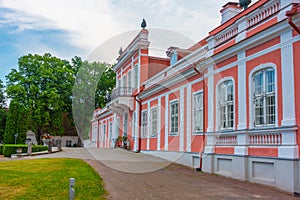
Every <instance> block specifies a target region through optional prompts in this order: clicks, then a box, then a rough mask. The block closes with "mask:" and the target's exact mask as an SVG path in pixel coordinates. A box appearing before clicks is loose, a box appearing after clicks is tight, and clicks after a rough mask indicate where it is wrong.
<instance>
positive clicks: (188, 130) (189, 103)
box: [186, 84, 192, 152]
mask: <svg viewBox="0 0 300 200" xmlns="http://www.w3.org/2000/svg"><path fill="white" fill-rule="evenodd" d="M186 94H187V97H186V101H187V102H186V105H187V108H186V112H187V113H186V151H187V152H191V134H192V133H191V127H192V123H191V110H192V101H191V85H189V84H188V85H187V92H186Z"/></svg>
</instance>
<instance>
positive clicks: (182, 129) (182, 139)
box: [179, 88, 184, 151]
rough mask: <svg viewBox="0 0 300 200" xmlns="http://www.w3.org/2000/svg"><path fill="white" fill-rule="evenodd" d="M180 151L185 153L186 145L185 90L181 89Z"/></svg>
mask: <svg viewBox="0 0 300 200" xmlns="http://www.w3.org/2000/svg"><path fill="white" fill-rule="evenodd" d="M179 126H180V130H179V151H183V146H184V145H183V144H184V88H180V118H179Z"/></svg>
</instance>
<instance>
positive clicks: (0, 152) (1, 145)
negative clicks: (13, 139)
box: [0, 144, 3, 155]
mask: <svg viewBox="0 0 300 200" xmlns="http://www.w3.org/2000/svg"><path fill="white" fill-rule="evenodd" d="M0 155H3V144H0Z"/></svg>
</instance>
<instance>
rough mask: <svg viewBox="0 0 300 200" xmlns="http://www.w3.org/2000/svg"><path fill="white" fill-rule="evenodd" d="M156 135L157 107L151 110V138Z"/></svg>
mask: <svg viewBox="0 0 300 200" xmlns="http://www.w3.org/2000/svg"><path fill="white" fill-rule="evenodd" d="M156 134H157V107H154V108H152V109H151V137H156Z"/></svg>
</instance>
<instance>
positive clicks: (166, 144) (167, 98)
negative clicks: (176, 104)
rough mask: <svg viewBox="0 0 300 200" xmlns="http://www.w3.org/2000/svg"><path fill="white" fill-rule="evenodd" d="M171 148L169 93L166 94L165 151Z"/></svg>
mask: <svg viewBox="0 0 300 200" xmlns="http://www.w3.org/2000/svg"><path fill="white" fill-rule="evenodd" d="M168 148H169V95H168V94H167V95H165V151H168Z"/></svg>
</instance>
